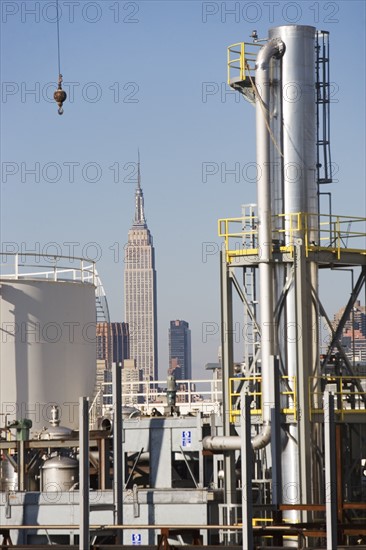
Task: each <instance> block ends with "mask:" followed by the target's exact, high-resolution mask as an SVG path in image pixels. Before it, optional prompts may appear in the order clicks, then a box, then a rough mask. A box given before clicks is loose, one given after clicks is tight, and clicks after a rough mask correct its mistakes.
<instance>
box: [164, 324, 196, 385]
mask: <svg viewBox="0 0 366 550" xmlns="http://www.w3.org/2000/svg"><path fill="white" fill-rule="evenodd" d="M169 374H173V375H174V376H175V379H176V380H189V379H191V378H192V352H191V331H190V330H189V324H188V323H187V322H186V321H179V320H177V321H170V329H169Z"/></svg>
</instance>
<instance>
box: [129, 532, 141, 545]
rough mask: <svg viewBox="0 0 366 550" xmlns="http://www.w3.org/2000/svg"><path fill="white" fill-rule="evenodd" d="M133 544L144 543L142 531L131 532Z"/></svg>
mask: <svg viewBox="0 0 366 550" xmlns="http://www.w3.org/2000/svg"><path fill="white" fill-rule="evenodd" d="M131 542H132V544H142V535H141V533H132V534H131Z"/></svg>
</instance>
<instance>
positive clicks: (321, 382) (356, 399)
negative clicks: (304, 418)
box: [309, 375, 366, 420]
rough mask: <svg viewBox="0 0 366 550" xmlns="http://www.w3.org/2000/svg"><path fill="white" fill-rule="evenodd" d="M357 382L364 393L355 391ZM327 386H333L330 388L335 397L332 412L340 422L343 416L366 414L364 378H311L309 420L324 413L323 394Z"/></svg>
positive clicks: (365, 381) (365, 385)
mask: <svg viewBox="0 0 366 550" xmlns="http://www.w3.org/2000/svg"><path fill="white" fill-rule="evenodd" d="M357 381H358V382H360V383H361V384H363V386H362V387H365V391H362V392H360V391H358V390H357V387H356V382H357ZM329 384H331V385H333V386H334V387H333V388H332V393H333V394H334V396H335V399H334V411H335V413H337V414H339V415H340V418H341V419H342V420H343V419H344V415H345V414H352V415H357V414H363V415H364V414H366V405H365V401H366V376H333V375H331V376H311V377H310V378H309V399H310V407H309V411H310V419H311V418H312V416H313V415H314V414H323V413H324V409H323V393H324V389H325V388H326V386H327V385H329ZM347 385H348V386H349V387H347ZM351 389H356V391H351Z"/></svg>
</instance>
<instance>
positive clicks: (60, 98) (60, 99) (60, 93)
mask: <svg viewBox="0 0 366 550" xmlns="http://www.w3.org/2000/svg"><path fill="white" fill-rule="evenodd" d="M53 98H54V100H55V101H56V103H57V105H58V107H59V108H58V114H59V115H63V114H64V110H63V108H62V106H63V103H64V101H66V98H67V94H66V92H65V90H63V89H62V74H59V75H58V87H57V90H56V91H55V93H54V94H53Z"/></svg>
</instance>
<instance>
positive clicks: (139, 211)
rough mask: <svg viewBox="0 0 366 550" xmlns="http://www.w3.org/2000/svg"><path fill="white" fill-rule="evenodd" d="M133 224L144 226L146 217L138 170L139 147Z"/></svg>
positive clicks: (138, 160)
mask: <svg viewBox="0 0 366 550" xmlns="http://www.w3.org/2000/svg"><path fill="white" fill-rule="evenodd" d="M133 225H134V227H135V226H142V227H146V219H145V212H144V194H143V192H142V189H141V171H140V149H138V157H137V187H136V193H135V220H134V222H133Z"/></svg>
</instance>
